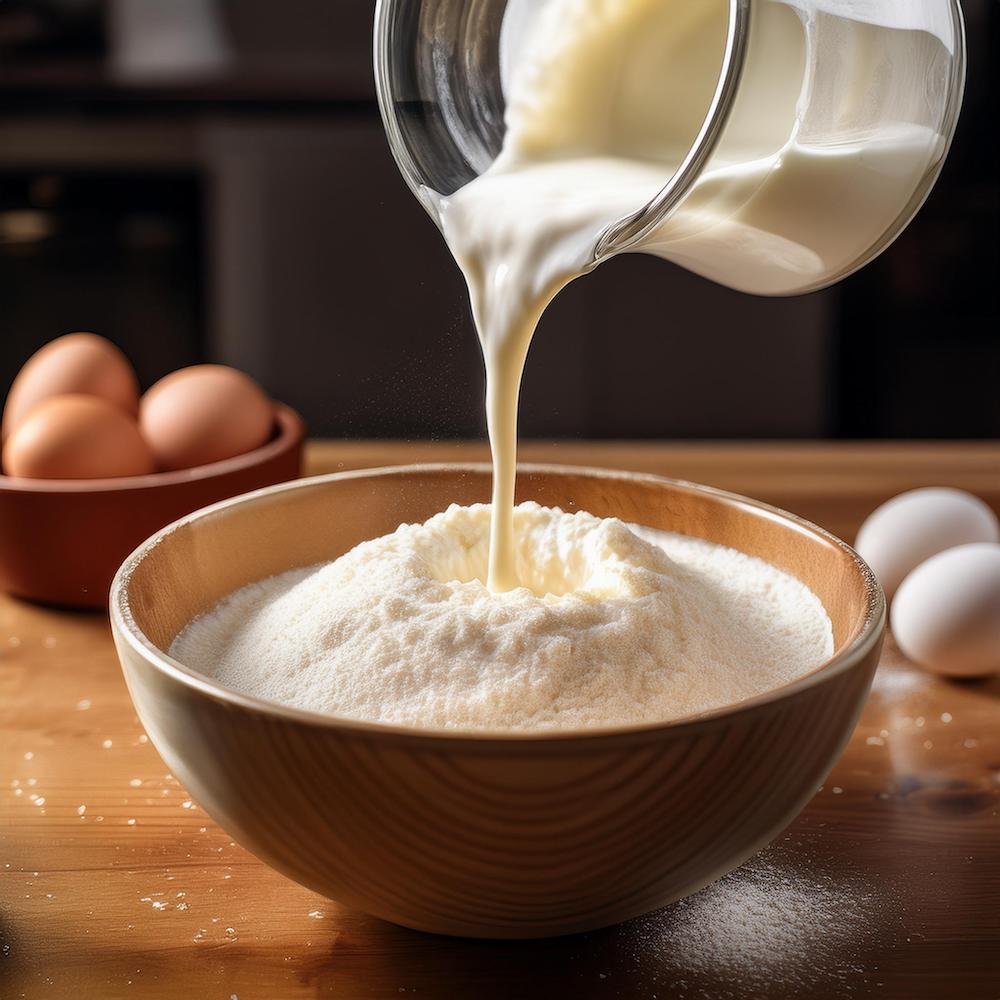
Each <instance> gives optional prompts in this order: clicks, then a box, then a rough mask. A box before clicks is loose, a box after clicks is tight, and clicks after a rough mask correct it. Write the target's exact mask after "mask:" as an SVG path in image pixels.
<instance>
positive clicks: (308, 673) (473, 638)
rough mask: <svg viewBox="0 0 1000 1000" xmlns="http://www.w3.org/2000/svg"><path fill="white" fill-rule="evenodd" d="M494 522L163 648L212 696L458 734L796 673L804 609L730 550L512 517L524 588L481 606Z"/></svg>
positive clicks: (472, 516)
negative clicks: (204, 682)
mask: <svg viewBox="0 0 1000 1000" xmlns="http://www.w3.org/2000/svg"><path fill="white" fill-rule="evenodd" d="M489 527H490V509H489V507H488V506H484V505H477V506H473V507H455V506H453V507H451V508H450V509H449V510H447V511H445V512H444V513H442V514H438V515H436V516H435V517H432V518H431V519H430V520H429V521H427V522H426V523H425V524H419V525H403V526H402V527H400V528H399V529H398V530H397V531H395V532H394V533H393V534H391V535H386V536H384V537H382V538H376V539H374V540H372V541H369V542H364V543H362V544H361V545H358V546H357V547H356V548H355V549H353V550H352V551H351V552H349V553H347V554H346V555H344V556H342V557H341V558H340V559H337V560H336V561H334V562H332V563H328V564H325V565H321V566H316V567H311V568H309V569H305V570H294V571H292V572H289V573H284V574H281V575H279V576H276V577H272V578H271V579H267V580H263V581H261V582H259V583H255V584H251V585H250V586H248V587H245V588H243V589H242V590H239V591H237V592H236V593H234V594H232V595H231V596H230V597H228V598H227V599H226V600H224V601H223V602H222V603H221V604H219V605H218V606H217V607H216V608H215V609H214V610H213V611H211V612H210V613H208V614H206V615H204V616H202V617H201V618H198V619H195V621H193V622H192V623H191V624H190V625H188V627H187V628H186V629H185V630H184V631H183V632H182V633H181V634H180V635H179V636H178V637H177V639H176V640H175V641H174V643H173V645H172V646H171V648H170V653H171V655H172V656H174V657H175V658H176V659H178V660H180V661H181V662H182V663H185V664H186V665H188V666H189V667H191V668H193V669H195V670H197V671H199V672H201V673H204V674H206V675H208V676H210V677H212V678H214V679H215V680H216V681H218V682H219V683H221V684H223V685H224V686H226V687H229V688H232V689H235V690H237V691H241V692H244V693H246V694H249V695H253V696H256V697H259V698H265V699H269V700H272V701H277V702H282V703H284V704H287V705H292V706H295V707H298V708H304V709H310V710H313V711H318V712H326V713H330V714H333V715H338V716H346V717H350V718H355V719H365V720H369V721H380V722H388V723H397V724H406V725H412V726H425V727H430V728H451V729H464V730H528V729H565V728H576V727H581V726H604V725H620V724H630V723H643V722H655V721H663V720H668V719H674V718H678V717H680V716H684V715H688V714H691V713H694V712H702V711H706V710H709V709H713V708H718V707H721V706H724V705H727V704H732V703H733V702H738V701H741V700H742V699H744V698H749V697H752V696H754V695H757V694H761V693H763V692H765V691H767V690H769V689H773V688H775V687H779V686H780V685H782V684H785V683H787V682H789V681H791V680H793V679H795V678H796V677H799V676H801V675H803V674H805V673H808V672H809V671H810V670H812V669H813V668H815V667H817V666H819V665H820V664H821V663H822V662H823V661H824V660H826V659H827V658H828V657H829V656H830V655H831V653H832V651H833V638H832V632H831V627H830V620H829V618H828V617H827V615H826V612H825V611H824V609H823V607H822V605H821V603H820V601H819V600H818V598H817V597H816V596H815V595H814V594H813V593H812V592H811V591H810V590H809V589H808V588H807V587H805V586H804V585H803V584H801V583H800V582H799V581H797V580H795V579H793V578H792V577H790V576H788V575H787V574H785V573H782V572H781V571H780V570H778V569H776V568H774V567H773V566H770V565H769V564H767V563H765V562H762V561H761V560H759V559H755V558H753V557H751V556H747V555H744V554H742V553H740V552H736V551H734V550H732V549H727V548H723V547H721V546H717V545H712V544H710V543H707V542H704V541H701V540H698V539H693V538H688V537H685V536H681V535H672V534H667V533H662V532H654V531H650V529H643V528H632V529H630V528H629V527H627V526H626V525H625V524H623V523H622V522H621V521H617V520H603V519H600V518H597V517H593V516H592V515H590V514H586V513H577V514H566V513H563V512H562V511H560V510H557V509H551V508H545V507H540V506H538V504H535V503H525V504H522V505H521V506H519V507H517V508H516V510H515V531H516V536H517V546H518V550H517V566H518V574H519V579H520V580H521V581H522V583H523V586H522V587H520V588H519V589H516V590H513V591H511V592H509V593H503V594H495V593H492V592H491V591H489V590H488V589H487V587H486V586H485V584H484V583H483V581H484V580H485V578H486V569H487V556H488V544H489Z"/></svg>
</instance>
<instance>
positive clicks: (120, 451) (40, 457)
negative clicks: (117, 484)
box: [3, 395, 156, 479]
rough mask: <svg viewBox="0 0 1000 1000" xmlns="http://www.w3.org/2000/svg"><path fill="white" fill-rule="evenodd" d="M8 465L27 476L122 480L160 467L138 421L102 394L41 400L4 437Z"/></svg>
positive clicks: (10, 470) (8, 470)
mask: <svg viewBox="0 0 1000 1000" xmlns="http://www.w3.org/2000/svg"><path fill="white" fill-rule="evenodd" d="M3 468H4V471H5V472H6V473H7V475H9V476H20V477H23V478H26V479H117V478H119V477H121V476H142V475H146V474H147V473H150V472H154V471H155V470H156V462H155V460H154V458H153V453H152V451H150V448H149V445H147V444H146V442H145V441H144V440H143V438H142V435H141V434H140V433H139V426H138V424H137V423H136V422H135V420H134V419H133V418H132V417H130V416H129V415H128V414H127V413H125V412H123V411H122V410H121V409H120V408H119V407H117V406H115V405H113V404H112V403H109V402H108V401H107V400H105V399H100V398H99V397H97V396H82V395H75V396H73V395H70V396H54V397H53V398H52V399H47V400H45V402H44V403H39V404H38V406H36V407H35V408H34V409H33V410H32V411H31V413H30V414H28V416H27V417H26V418H25V419H24V420H23V421H22V422H21V423H20V424H18V426H17V427H16V428H15V429H14V431H13V433H12V434H11V435H10V437H9V438H7V440H6V441H5V442H4V446H3Z"/></svg>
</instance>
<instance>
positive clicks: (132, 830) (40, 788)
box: [0, 443, 1000, 1000]
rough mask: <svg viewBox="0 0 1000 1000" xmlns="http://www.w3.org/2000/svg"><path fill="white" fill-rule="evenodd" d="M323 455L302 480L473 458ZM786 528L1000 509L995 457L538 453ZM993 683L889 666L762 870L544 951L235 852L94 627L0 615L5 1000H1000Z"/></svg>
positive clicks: (425, 448)
mask: <svg viewBox="0 0 1000 1000" xmlns="http://www.w3.org/2000/svg"><path fill="white" fill-rule="evenodd" d="M484 457H485V451H484V449H483V447H482V446H479V445H448V444H436V445H403V444H391V443H383V444H372V443H343V444H331V443H326V444H316V445H314V446H313V447H312V449H311V451H310V456H309V466H310V470H311V471H313V472H320V471H328V470H333V469H340V468H351V467H359V466H376V465H383V464H392V463H399V462H415V461H448V460H467V459H482V458H484ZM522 457H523V459H524V460H526V461H560V462H565V463H572V464H587V465H603V466H613V467H618V468H627V469H635V470H644V471H652V472H658V473H663V474H667V475H673V476H678V477H681V478H687V479H693V480H697V481H701V482H706V483H712V484H714V485H719V486H722V487H725V488H729V489H734V490H738V491H740V492H744V493H748V494H751V495H754V496H758V497H761V498H763V499H766V500H770V501H772V502H775V503H778V504H779V505H781V506H783V507H787V508H790V509H792V510H794V511H796V512H798V513H800V514H803V515H805V516H806V517H809V518H811V519H813V520H815V521H818V522H819V523H821V524H823V525H825V526H827V527H829V528H831V529H832V530H834V531H836V532H837V533H839V534H841V535H843V536H845V537H847V538H851V537H853V533H854V531H855V529H856V527H857V525H858V523H859V520H860V519H861V518H862V517H863V516H864V515H865V514H866V513H867V512H868V511H869V510H871V509H872V507H874V506H875V505H876V504H877V503H878V502H880V501H881V500H883V499H885V498H887V497H889V496H890V495H892V494H894V493H896V492H899V491H901V490H903V489H907V488H910V487H913V486H918V485H922V484H928V483H946V484H951V485H955V486H960V487H965V488H967V489H970V490H973V491H975V492H977V493H979V494H980V495H981V496H984V497H985V498H986V499H987V500H988V501H989V502H990V503H992V504H993V506H994V508H996V509H1000V445H994V444H982V445H814V444H773V445H738V446H730V445H723V444H719V445H663V444H613V443H612V444H607V443H605V444H584V443H576V444H559V445H547V444H532V445H527V446H525V447H524V448H523V451H522ZM998 812H1000V681H997V680H994V681H990V682H980V683H964V684H958V683H948V682H944V681H938V680H933V679H930V678H928V677H926V676H924V675H922V674H920V673H918V672H916V671H915V670H913V669H912V668H911V667H909V666H907V665H906V664H905V663H904V662H903V661H902V659H901V658H900V656H899V654H898V653H897V652H896V651H895V650H894V649H893V648H892V646H891V644H890V648H889V649H888V651H887V654H886V656H885V659H884V662H883V665H882V666H881V667H880V670H879V675H878V679H877V681H876V685H875V689H874V691H873V695H872V698H871V700H870V702H869V705H868V708H867V710H866V711H865V714H864V717H863V719H862V721H861V724H860V726H859V727H858V730H857V732H856V733H855V736H854V738H853V740H852V742H851V744H850V746H849V748H848V750H847V752H846V753H845V754H844V756H843V758H842V760H841V761H840V763H839V764H838V765H837V768H836V770H835V771H834V773H833V774H832V775H831V776H830V779H829V780H828V781H827V782H826V784H825V786H824V787H823V788H822V789H821V790H820V791H819V792H818V793H817V795H816V797H815V798H814V799H813V801H812V802H811V803H810V804H809V806H808V807H807V808H806V810H805V811H804V812H803V813H802V815H801V816H800V817H799V818H798V819H797V820H796V821H795V822H794V823H793V824H792V826H791V827H790V828H789V829H788V830H787V831H786V832H785V833H784V834H783V835H781V836H780V837H779V838H778V839H777V840H776V841H775V842H774V843H773V844H772V845H771V846H770V847H769V848H768V849H767V850H766V851H765V852H764V853H763V854H762V855H761V856H760V857H759V858H758V859H756V860H755V861H753V862H751V863H750V864H749V865H748V866H747V867H746V868H745V869H743V870H741V872H739V873H737V874H736V875H735V876H730V877H729V878H728V879H727V880H724V881H723V882H722V883H721V884H719V885H717V886H715V887H712V888H710V889H708V890H705V892H704V893H702V894H700V895H699V896H696V897H694V898H693V899H692V900H691V901H689V902H687V903H686V904H680V905H678V906H675V907H671V908H668V909H667V910H664V911H662V912H660V913H657V914H654V915H652V916H650V917H646V918H643V919H641V920H637V921H634V922H632V923H631V924H627V925H624V926H621V927H617V928H612V929H609V930H606V931H602V932H600V933H594V934H588V935H584V936H581V937H577V938H566V939H560V940H555V941H547V942H534V943H526V944H521V943H490V942H469V941H461V940H449V939H440V938H434V937H430V936H427V935H421V934H416V933H413V932H410V931H406V930H402V929H400V928H397V927H393V926H390V925H387V924H384V923H381V922H380V921H377V920H374V919H370V918H368V917H366V916H364V915H362V914H359V913H354V912H348V911H345V910H343V909H341V908H340V907H338V906H337V905H336V904H335V903H331V902H329V901H327V900H325V899H322V898H320V897H318V896H316V895H314V894H313V893H310V892H308V891H306V890H305V889H302V888H299V887H298V886H295V885H293V884H291V883H290V882H287V881H286V880H285V879H283V878H282V877H281V876H279V875H277V874H275V873H273V872H272V871H270V870H268V869H267V868H265V867H264V866H263V865H261V864H260V863H259V862H257V861H256V860H255V859H254V858H253V857H251V856H250V855H249V854H247V853H246V852H245V851H243V850H241V849H240V848H239V847H238V846H237V845H236V844H234V843H233V842H232V841H231V840H230V839H229V837H228V836H227V835H226V833H225V832H224V831H222V830H220V829H219V828H218V827H216V826H215V825H214V824H213V823H212V822H211V820H209V819H208V817H207V816H205V815H204V813H202V811H201V810H200V809H199V808H198V806H197V804H196V803H193V802H192V801H190V799H189V798H188V796H187V794H186V793H185V791H184V789H183V788H182V787H180V785H179V784H178V783H177V781H176V780H175V779H174V778H173V777H171V775H169V774H167V773H166V769H165V768H164V766H163V764H162V762H161V761H160V759H159V758H158V756H157V754H156V752H155V751H154V750H153V748H152V746H151V745H150V744H149V743H148V742H147V740H146V737H145V735H144V734H143V732H142V728H141V726H140V725H139V722H138V719H137V718H136V716H135V714H134V712H133V710H132V707H131V704H130V702H129V698H128V695H127V693H126V690H125V687H124V684H123V683H122V679H121V675H120V673H119V669H118V664H117V661H116V658H115V654H114V651H113V649H112V646H111V641H110V638H109V634H108V626H107V623H106V621H105V619H104V617H103V616H101V615H91V614H72V613H67V612H58V611H51V610H46V609H43V608H38V607H33V606H30V605H27V604H23V603H19V602H17V601H14V600H11V599H9V598H5V597H4V598H0V997H3V998H4V1000H6V998H18V997H24V998H30V1000H38V998H46V1000H49V998H64V997H66V998H68V997H73V998H87V1000H89V998H95V1000H97V998H100V1000H107V998H116V997H156V998H165V997H170V998H173V997H184V996H188V995H190V996H192V997H199V998H201V997H206V998H218V1000H232V998H234V997H236V998H239V1000H277V998H283V997H320V996H322V997H326V996H331V997H342V998H355V997H376V998H378V997H390V996H391V997H398V996H407V995H416V996H418V997H423V998H437V997H475V998H481V997H485V998H518V997H535V996H539V997H541V996H549V995H552V994H553V993H555V994H558V995H561V996H565V997H574V998H575V997H582V998H589V997H649V998H653V997H660V998H666V997H675V998H691V1000H694V998H702V1000H714V998H740V1000H742V998H748V997H809V998H822V997H841V996H843V997H860V996H869V995H870V996H878V997H886V998H900V1000H913V998H920V997H934V998H939V997H950V996H955V997H961V998H963V1000H978V998H992V1000H996V998H997V997H1000V818H998Z"/></svg>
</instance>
